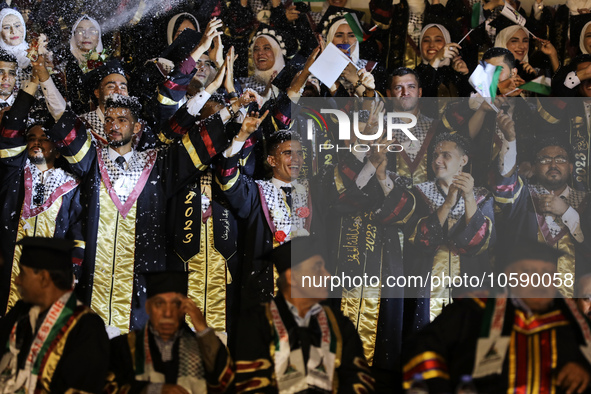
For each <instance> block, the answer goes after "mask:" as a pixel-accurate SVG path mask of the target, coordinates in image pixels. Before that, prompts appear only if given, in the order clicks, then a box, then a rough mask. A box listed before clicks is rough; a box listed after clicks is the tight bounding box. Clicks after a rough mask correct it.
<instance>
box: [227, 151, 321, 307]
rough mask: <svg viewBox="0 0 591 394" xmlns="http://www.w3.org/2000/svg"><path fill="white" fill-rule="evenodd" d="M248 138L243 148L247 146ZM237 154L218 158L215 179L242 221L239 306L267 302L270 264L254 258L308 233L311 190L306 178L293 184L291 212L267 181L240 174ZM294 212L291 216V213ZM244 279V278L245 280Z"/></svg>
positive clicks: (270, 286)
mask: <svg viewBox="0 0 591 394" xmlns="http://www.w3.org/2000/svg"><path fill="white" fill-rule="evenodd" d="M251 144H252V139H249V140H247V142H246V143H245V145H244V147H243V149H248V148H251ZM244 162H245V160H242V159H241V155H240V154H236V155H235V156H232V157H229V158H225V157H223V156H222V157H220V161H219V165H218V166H217V173H216V182H217V183H218V185H219V187H220V189H221V190H222V192H223V193H224V195H225V197H226V199H227V201H228V202H229V204H230V206H231V207H232V209H233V210H234V213H235V214H236V216H237V217H238V218H240V219H242V220H243V221H244V223H243V225H244V231H245V234H244V236H243V237H240V238H239V240H238V241H239V243H238V250H239V253H242V258H243V264H242V266H243V268H242V273H243V278H244V285H243V293H242V294H243V298H242V302H243V303H244V304H243V305H248V302H250V301H252V302H253V303H254V304H258V303H261V302H265V301H269V300H270V299H271V298H272V297H273V295H274V291H275V274H274V269H273V266H272V265H271V264H270V263H269V262H267V261H262V260H258V259H259V258H260V257H261V256H264V255H265V254H266V253H267V252H269V251H271V250H272V249H273V248H275V247H277V246H279V245H281V244H283V243H284V242H286V241H288V240H289V239H290V238H289V236H290V234H291V237H296V236H302V235H309V234H310V233H311V232H312V230H311V226H312V218H313V215H314V212H313V209H312V201H311V193H310V189H309V187H308V182H307V181H305V180H304V181H301V183H297V184H296V182H295V181H294V182H293V183H292V185H293V189H294V190H293V191H292V195H293V201H294V203H293V211H292V210H290V209H289V207H288V206H287V202H286V200H285V197H284V196H283V194H282V192H281V191H280V190H278V189H277V188H276V187H275V185H273V183H272V182H271V181H254V180H253V179H251V178H250V177H249V176H246V175H245V174H244V173H243V167H242V164H241V163H244ZM294 214H295V215H294ZM246 278H248V279H246Z"/></svg>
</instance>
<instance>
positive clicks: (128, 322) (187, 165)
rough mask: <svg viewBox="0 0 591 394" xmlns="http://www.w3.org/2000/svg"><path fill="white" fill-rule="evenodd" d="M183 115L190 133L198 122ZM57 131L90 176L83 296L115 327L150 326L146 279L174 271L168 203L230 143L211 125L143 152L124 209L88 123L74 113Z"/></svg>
mask: <svg viewBox="0 0 591 394" xmlns="http://www.w3.org/2000/svg"><path fill="white" fill-rule="evenodd" d="M182 115H183V116H181V117H177V116H175V117H174V118H173V119H171V121H170V123H169V127H171V128H173V129H183V128H190V127H191V126H192V125H193V124H194V122H195V118H194V117H193V116H191V115H189V114H188V113H187V112H183V113H182ZM218 120H219V119H216V118H212V119H211V122H214V123H215V122H216V121H218ZM215 129H216V130H223V128H221V129H220V128H215ZM49 133H50V135H51V136H52V138H54V139H55V140H56V141H58V142H59V143H60V144H61V146H62V148H61V152H62V154H63V155H64V156H65V157H66V159H67V160H68V161H69V162H70V164H71V166H72V168H73V169H74V171H75V172H76V173H78V174H79V175H80V176H81V177H84V178H85V184H84V191H83V193H84V195H85V198H86V200H87V201H88V223H87V232H86V242H87V244H86V256H85V261H86V262H87V264H85V265H84V267H83V274H82V279H81V284H82V288H81V290H82V291H81V297H83V299H84V301H85V302H86V303H88V304H89V305H90V306H91V307H92V308H93V310H96V311H97V313H99V315H100V316H101V317H102V318H103V320H104V321H105V323H106V324H107V325H109V326H115V327H117V328H119V329H120V330H122V331H123V332H127V331H128V330H130V329H138V328H140V327H142V326H143V325H144V324H145V322H146V320H147V315H146V312H145V310H144V304H145V298H146V294H145V290H144V289H145V287H144V286H145V284H144V279H143V277H141V275H140V274H141V273H145V272H154V271H163V270H164V269H165V268H166V251H165V249H166V246H165V245H166V234H165V231H166V201H167V198H169V197H170V196H172V195H174V194H175V193H176V192H177V191H178V190H179V188H180V187H182V186H183V185H185V184H186V183H187V182H189V181H191V180H193V179H194V178H195V177H196V176H197V175H199V174H200V173H201V172H203V171H205V170H206V169H207V164H208V163H209V161H210V160H211V158H212V157H213V156H215V155H216V154H217V153H218V152H220V151H221V150H222V149H224V148H225V146H226V145H227V144H228V143H229V139H228V138H227V137H226V135H224V134H223V133H222V134H212V133H209V129H208V123H207V122H203V123H201V124H200V126H199V127H194V128H192V129H191V131H189V132H188V133H187V134H186V135H185V136H184V137H183V138H182V140H181V143H179V144H174V145H172V146H170V147H169V148H168V149H167V150H160V151H157V150H146V151H144V152H139V153H138V152H136V154H139V155H143V156H144V158H145V164H144V168H143V170H142V172H141V175H140V177H139V179H138V180H137V182H136V183H135V185H133V190H132V191H131V194H129V197H128V198H127V200H126V202H125V204H122V203H121V202H120V200H119V197H117V194H116V191H115V190H114V188H113V186H112V184H111V180H110V179H109V175H108V173H107V171H106V168H105V160H109V159H108V157H105V155H107V156H108V151H106V149H105V150H101V149H100V148H98V149H97V148H95V146H94V143H93V142H92V140H91V138H90V136H88V135H87V133H86V130H85V127H84V124H83V123H82V122H81V121H80V120H79V119H78V118H77V117H76V116H75V115H74V114H73V113H72V112H70V111H66V112H65V113H64V114H63V115H62V117H61V119H60V121H59V122H58V123H57V124H56V125H55V126H54V127H53V128H52V129H51V130H50V132H49Z"/></svg>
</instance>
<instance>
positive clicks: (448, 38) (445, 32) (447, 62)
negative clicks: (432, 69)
mask: <svg viewBox="0 0 591 394" xmlns="http://www.w3.org/2000/svg"><path fill="white" fill-rule="evenodd" d="M432 27H436V28H438V29H439V31H441V34H443V39H444V40H445V45H447V44H449V43H451V36H450V34H449V31H448V30H447V29H446V28H445V27H444V26H443V25H439V24H437V23H429V24H428V25H427V26H425V27H423V30H421V36H420V38H419V48H421V44H422V43H423V36H424V35H425V32H426V31H427V30H429V29H430V28H432ZM421 59H422V61H423V64H427V63H429V62H428V61H427V60H426V59H423V51H422V50H421ZM450 64H451V62H450V60H449V59H448V58H445V59H443V60H442V61H441V62H440V63H439V67H443V66H449V65H450Z"/></svg>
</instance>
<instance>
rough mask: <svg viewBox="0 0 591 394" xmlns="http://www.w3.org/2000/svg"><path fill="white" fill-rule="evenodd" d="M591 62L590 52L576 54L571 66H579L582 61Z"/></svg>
mask: <svg viewBox="0 0 591 394" xmlns="http://www.w3.org/2000/svg"><path fill="white" fill-rule="evenodd" d="M587 62H591V55H590V54H588V53H582V54H580V55H577V56H575V57H574V58H573V59H572V60H571V61H570V63H569V68H571V67H572V69H573V70H575V69H576V68H577V66H578V65H579V64H581V63H587Z"/></svg>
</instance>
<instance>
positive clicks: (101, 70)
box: [84, 59, 127, 91]
mask: <svg viewBox="0 0 591 394" xmlns="http://www.w3.org/2000/svg"><path fill="white" fill-rule="evenodd" d="M111 74H120V75H123V76H124V77H125V78H127V74H126V73H125V69H124V68H123V65H122V64H121V62H120V61H119V60H117V59H110V60H108V61H107V62H106V63H105V64H103V65H102V66H100V67H97V68H95V69H94V70H92V71H89V72H88V73H86V74H85V75H84V86H85V87H86V88H87V89H89V90H90V91H94V90H95V89H97V88H98V86H99V85H100V83H101V81H102V80H103V79H104V78H105V77H107V76H108V75H111Z"/></svg>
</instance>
